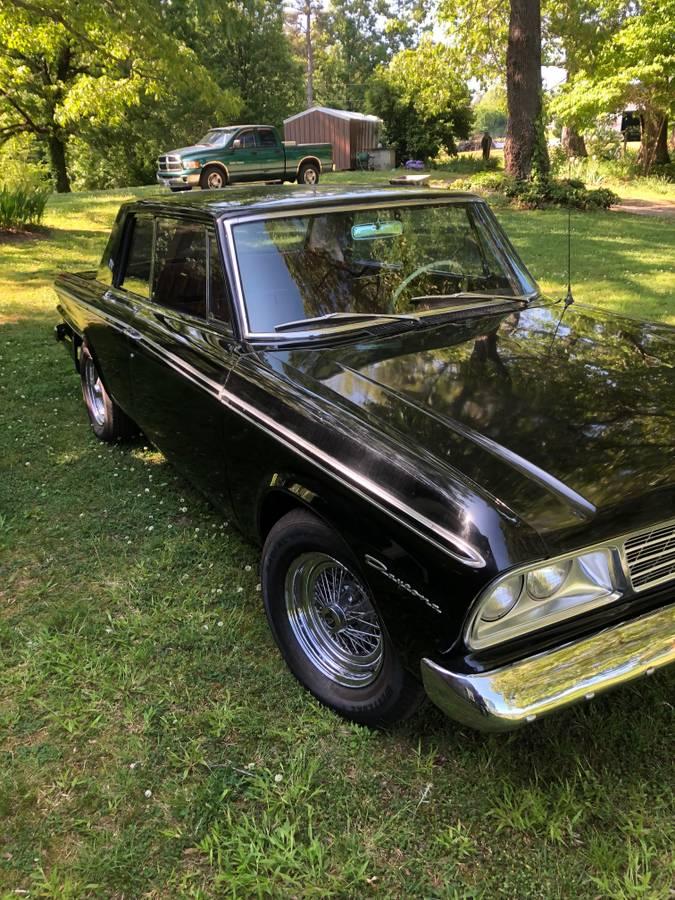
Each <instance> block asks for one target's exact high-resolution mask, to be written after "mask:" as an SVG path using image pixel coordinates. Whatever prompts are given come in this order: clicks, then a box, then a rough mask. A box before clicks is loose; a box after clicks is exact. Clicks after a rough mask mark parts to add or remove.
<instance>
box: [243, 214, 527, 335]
mask: <svg viewBox="0 0 675 900" xmlns="http://www.w3.org/2000/svg"><path fill="white" fill-rule="evenodd" d="M232 233H233V237H234V243H235V248H236V254H237V264H238V266H239V273H240V277H241V284H242V290H243V294H244V300H245V303H246V310H247V316H248V321H249V328H250V330H251V331H252V332H258V333H270V332H273V331H274V330H275V328H276V327H277V326H279V325H283V324H286V323H290V322H297V321H302V320H305V319H310V318H316V317H320V316H329V315H331V314H335V313H338V314H343V315H344V314H351V313H357V314H359V315H363V314H369V315H372V314H377V313H379V314H383V315H392V314H394V315H401V314H402V315H410V314H418V313H423V312H425V311H427V312H428V311H432V310H434V311H438V310H441V309H443V308H449V307H451V306H452V305H453V304H454V305H455V306H456V305H458V304H459V302H460V299H461V298H463V302H465V301H466V297H467V294H468V295H470V297H471V299H475V296H476V295H479V297H482V296H485V297H486V298H488V297H490V296H491V295H492V296H495V295H496V296H499V297H509V298H511V297H513V298H516V297H521V296H523V295H525V294H528V293H532V292H535V291H536V284H535V283H534V282H533V281H532V280H531V279H530V280H529V281H528V280H525V281H523V280H521V275H522V273H521V272H520V271H519V270H518V269H517V267H516V265H515V264H513V263H510V262H509V258H508V257H507V256H506V255H505V253H504V251H503V245H502V243H500V241H499V234H500V230H499V226H498V225H497V224H496V222H493V221H492V220H491V219H490V218H489V217H488V215H487V214H485V215H483V214H481V212H480V211H479V210H477V209H476V206H475V204H472V203H452V204H448V203H445V204H436V205H425V206H412V205H411V206H404V205H398V206H390V207H382V208H379V209H357V210H349V211H338V212H326V213H318V214H316V215H300V216H292V217H291V216H289V217H284V218H269V219H265V220H259V221H253V222H244V223H241V224H239V225H236V226H235V227H234V228H233V232H232ZM514 259H515V254H514ZM521 265H522V264H521ZM523 272H525V273H526V270H525V269H524V267H523ZM522 278H525V276H524V275H523V276H522ZM527 278H529V276H527ZM331 321H332V322H333V323H334V322H335V319H333V320H328V322H327V324H328V323H330V322H331Z"/></svg>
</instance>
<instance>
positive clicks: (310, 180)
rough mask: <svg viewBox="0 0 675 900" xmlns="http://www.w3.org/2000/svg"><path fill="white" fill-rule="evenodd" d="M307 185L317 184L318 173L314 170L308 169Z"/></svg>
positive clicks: (306, 175)
mask: <svg viewBox="0 0 675 900" xmlns="http://www.w3.org/2000/svg"><path fill="white" fill-rule="evenodd" d="M305 184H316V172H315V171H314V169H307V171H306V172H305Z"/></svg>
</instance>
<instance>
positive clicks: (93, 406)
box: [80, 344, 138, 443]
mask: <svg viewBox="0 0 675 900" xmlns="http://www.w3.org/2000/svg"><path fill="white" fill-rule="evenodd" d="M80 379H81V381H82V396H83V397H84V404H85V406H86V407H87V413H88V414H89V421H90V423H91V428H92V431H93V432H94V434H95V435H96V437H97V438H98V439H99V440H100V441H105V442H106V443H112V442H113V441H117V440H121V439H123V438H128V437H131V436H132V435H133V434H136V433H137V432H138V428H137V427H136V425H135V423H134V422H133V421H132V420H131V419H130V418H129V416H128V415H127V414H126V413H125V412H124V410H123V409H121V408H120V407H119V406H118V405H117V404H116V403H115V401H114V400H113V399H112V397H111V396H110V394H109V393H108V392H107V391H106V389H105V387H104V386H103V382H102V381H101V377H100V375H99V373H98V369H97V368H96V363H95V362H94V358H93V356H92V355H91V351H90V350H89V347H88V346H87V345H86V344H83V345H82V350H81V352H80Z"/></svg>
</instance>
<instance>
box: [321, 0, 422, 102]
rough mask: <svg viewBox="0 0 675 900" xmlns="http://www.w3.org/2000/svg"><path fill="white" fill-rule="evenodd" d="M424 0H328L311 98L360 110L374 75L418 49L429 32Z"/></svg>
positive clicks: (322, 21)
mask: <svg viewBox="0 0 675 900" xmlns="http://www.w3.org/2000/svg"><path fill="white" fill-rule="evenodd" d="M428 3H429V0H331V2H330V4H329V5H328V6H327V7H326V9H325V14H324V15H323V16H322V17H321V19H320V20H318V21H319V24H318V27H317V29H316V35H315V45H316V53H315V61H316V70H315V71H316V78H315V87H316V97H317V99H318V101H319V102H320V103H322V104H325V105H328V106H337V107H339V108H343V109H357V110H358V109H362V108H363V104H364V102H365V96H366V90H367V87H368V84H369V81H370V79H371V77H372V75H373V72H374V71H375V69H376V68H377V67H378V66H380V65H385V64H386V63H387V62H388V61H389V60H390V59H391V58H392V56H394V54H396V53H398V52H399V51H401V50H404V49H411V48H413V47H415V46H416V45H417V43H418V42H419V40H420V37H421V35H422V34H423V33H424V31H425V30H426V29H427V28H428V26H429V22H428V16H427V14H428Z"/></svg>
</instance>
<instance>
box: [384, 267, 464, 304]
mask: <svg viewBox="0 0 675 900" xmlns="http://www.w3.org/2000/svg"><path fill="white" fill-rule="evenodd" d="M436 266H454V267H455V268H457V269H458V270H459V271H457V272H453V271H451V272H444V273H443V274H444V275H450V276H453V277H454V278H464V272H463V271H462V267H461V265H460V264H459V263H458V262H457V260H456V259H436V260H434V261H433V262H430V263H425V264H424V265H423V266H419V267H418V268H417V269H415V271H414V272H411V273H410V275H407V276H406V277H405V278H404V279H403V281H402V282H401V283H400V284H399V286H398V287H397V288H396V290H395V291H394V293H393V295H392V298H391V305H392V307H393V306H394V304H395V303H396V301H397V300H398V298H399V297H400V296H401V294H402V293H403V291H404V290H405V289H406V288H407V287H408V285H409V284H410V282H411V281H414V280H415V279H416V278H419V277H420V275H424V273H425V272H429V271H430V270H431V269H434V268H436Z"/></svg>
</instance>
